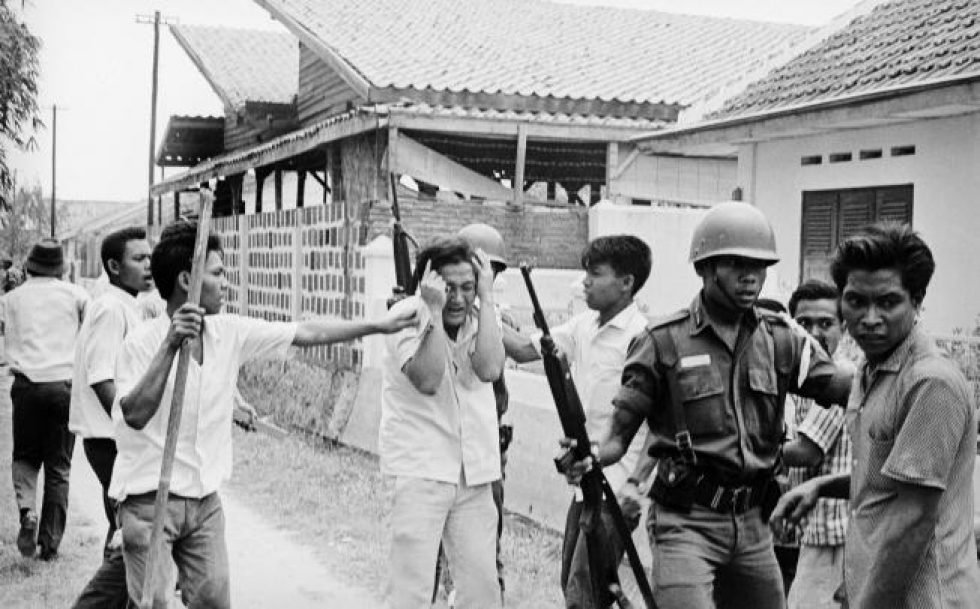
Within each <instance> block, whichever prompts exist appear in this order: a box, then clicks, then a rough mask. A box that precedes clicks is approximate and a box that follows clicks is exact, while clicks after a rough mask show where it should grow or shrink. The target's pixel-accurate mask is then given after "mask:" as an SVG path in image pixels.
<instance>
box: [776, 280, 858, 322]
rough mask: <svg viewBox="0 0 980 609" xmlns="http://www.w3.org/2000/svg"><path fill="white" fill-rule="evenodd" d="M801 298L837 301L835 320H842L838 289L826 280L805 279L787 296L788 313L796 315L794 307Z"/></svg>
mask: <svg viewBox="0 0 980 609" xmlns="http://www.w3.org/2000/svg"><path fill="white" fill-rule="evenodd" d="M802 300H833V301H834V302H836V303H837V321H844V316H843V315H842V314H841V308H840V290H838V289H837V288H835V287H834V286H832V285H830V284H829V283H827V282H826V281H820V280H819V279H807V280H806V281H804V282H803V283H801V284H800V285H799V286H798V287H797V288H796V289H795V290H793V293H792V294H791V295H790V297H789V314H790V315H791V316H793V317H796V307H797V305H799V304H800V301H802Z"/></svg>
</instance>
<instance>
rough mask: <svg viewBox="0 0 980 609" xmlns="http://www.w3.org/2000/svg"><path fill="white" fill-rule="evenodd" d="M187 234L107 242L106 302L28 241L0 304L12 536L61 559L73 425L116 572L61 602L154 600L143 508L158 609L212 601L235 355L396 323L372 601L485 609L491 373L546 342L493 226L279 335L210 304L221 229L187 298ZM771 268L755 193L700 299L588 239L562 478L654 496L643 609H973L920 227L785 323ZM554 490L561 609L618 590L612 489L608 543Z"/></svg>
mask: <svg viewBox="0 0 980 609" xmlns="http://www.w3.org/2000/svg"><path fill="white" fill-rule="evenodd" d="M196 228H197V227H196V226H195V225H194V224H193V223H187V222H180V223H176V224H174V225H171V226H169V227H167V228H166V229H165V230H164V231H163V233H162V234H161V237H160V241H159V243H157V244H156V246H155V247H154V248H152V250H151V248H150V245H149V243H148V242H147V240H146V235H145V233H144V232H142V231H141V230H140V229H126V230H123V231H119V232H117V233H113V234H112V235H110V236H108V237H106V239H105V241H104V243H103V245H102V262H103V266H104V269H105V272H106V276H107V277H108V279H109V284H110V287H109V288H108V289H107V290H106V291H105V293H103V294H102V295H100V296H99V297H98V298H96V299H95V300H89V298H88V296H87V295H86V294H85V293H84V292H83V291H82V290H80V289H78V288H76V287H75V286H73V285H72V284H69V283H66V282H63V281H61V280H60V279H59V277H60V276H61V274H62V273H63V260H62V253H61V249H60V246H59V245H58V244H57V242H53V241H47V240H45V241H42V242H40V243H38V244H37V245H36V246H35V247H34V248H33V249H32V251H31V254H30V256H29V258H28V260H27V262H26V264H25V265H24V268H25V270H26V271H27V273H28V275H29V277H28V279H27V281H26V282H25V283H24V284H23V285H22V286H20V287H18V288H17V289H15V290H13V291H12V292H10V293H9V294H7V295H6V296H4V297H3V299H2V301H0V302H2V305H3V315H2V319H3V322H4V330H5V335H6V341H7V343H6V345H7V361H8V363H9V365H10V368H11V371H12V372H13V374H14V383H13V386H12V389H11V398H12V402H13V409H14V411H13V430H14V458H13V480H14V488H15V491H16V497H17V503H18V508H19V509H20V516H21V520H20V522H21V528H20V532H19V535H18V538H17V544H18V548H19V549H20V551H21V552H22V553H23V554H24V555H25V556H33V555H35V553H36V552H37V556H38V558H40V559H41V560H50V559H52V558H54V557H56V556H57V551H58V544H59V542H60V539H61V536H62V533H63V531H64V526H65V514H66V510H67V484H68V468H69V466H70V461H71V453H72V447H73V445H74V435H75V434H77V435H79V436H81V437H82V438H83V447H84V450H85V454H86V457H87V459H88V461H89V463H90V464H91V466H92V469H93V470H94V471H95V472H96V475H97V477H98V479H99V481H100V483H101V484H102V487H103V499H104V505H105V513H106V518H107V521H108V523H107V532H106V540H105V544H104V551H105V556H104V560H103V562H102V564H101V566H100V568H99V570H98V572H97V573H96V574H95V575H94V576H93V578H92V580H91V581H90V582H89V584H88V586H86V588H85V590H84V591H83V592H82V594H81V596H80V597H79V599H78V601H77V603H76V607H126V606H127V603H132V602H135V601H138V600H139V599H140V598H141V597H142V594H143V592H144V590H143V586H144V582H145V581H147V578H146V575H147V574H146V572H145V571H146V564H147V553H148V551H149V548H148V546H149V541H150V535H151V533H150V531H151V528H152V523H153V521H154V518H159V517H163V519H164V528H163V530H164V540H163V544H164V548H165V550H166V553H167V555H169V556H171V557H172V561H163V562H162V563H157V564H158V566H157V569H158V572H156V573H153V574H150V576H151V577H150V578H149V581H152V582H153V584H152V589H151V590H150V592H151V593H152V595H153V598H154V606H156V607H166V606H167V603H168V600H169V599H171V598H172V597H173V596H174V592H173V590H174V584H175V582H174V581H173V573H174V565H176V573H177V581H176V584H177V587H178V588H179V590H180V595H181V599H182V600H183V602H184V603H185V604H187V605H188V606H191V607H217V608H222V607H229V606H230V593H229V582H230V576H229V572H228V559H227V551H226V548H225V542H224V518H223V513H222V508H221V502H220V498H219V495H218V491H219V488H220V485H221V483H222V481H223V480H225V479H226V478H227V477H228V475H229V473H230V469H231V441H232V440H231V420H232V411H233V407H234V393H235V392H234V387H235V383H236V379H237V375H238V370H239V367H240V366H241V364H242V363H244V362H245V361H246V360H249V359H253V358H261V357H284V356H285V355H286V349H287V347H289V346H290V345H317V344H324V343H331V342H337V341H345V340H351V339H354V338H358V337H361V336H365V335H368V334H372V333H385V334H388V335H389V336H388V337H387V339H386V343H385V344H386V355H385V359H384V362H383V372H382V375H383V376H382V378H383V381H382V397H381V400H382V404H381V426H380V443H379V453H380V458H381V469H382V471H383V473H385V474H386V475H388V476H390V477H391V478H392V479H393V485H392V488H393V492H392V502H391V518H390V525H391V527H390V528H391V542H390V557H389V560H390V567H389V573H390V577H389V582H388V590H387V594H386V597H387V603H388V606H389V607H392V608H398V609H400V608H405V609H419V608H422V607H428V606H429V605H430V604H431V603H432V600H433V588H434V586H438V584H439V579H440V577H439V575H438V572H439V569H440V567H439V565H440V564H442V562H443V560H442V559H441V558H440V557H441V556H442V557H444V562H445V564H446V566H447V569H448V571H449V572H450V573H451V580H452V587H453V593H452V597H453V598H452V602H453V603H454V604H455V607H459V608H461V609H472V608H479V609H483V608H491V609H492V608H497V607H502V606H503V605H504V603H505V600H506V598H505V585H504V584H505V582H504V575H503V569H502V564H501V560H500V535H501V532H502V528H503V512H502V503H503V470H504V465H505V463H506V450H507V445H508V444H509V439H510V430H509V428H508V427H507V426H504V425H502V424H501V416H502V414H503V413H504V412H505V411H506V410H507V408H508V400H509V392H508V389H507V385H506V382H505V378H504V368H505V361H506V359H507V358H510V359H512V360H514V361H516V362H528V361H532V360H535V359H539V358H540V357H542V347H541V344H540V334H527V333H524V334H522V333H521V332H520V331H519V330H518V329H517V328H516V327H515V325H514V324H513V323H511V322H510V321H509V320H508V319H507V315H506V312H505V311H502V310H501V309H500V307H498V306H497V304H496V303H495V296H494V280H495V277H496V276H497V275H498V274H499V273H500V272H501V271H502V270H504V269H505V268H506V266H507V252H506V247H505V245H504V241H503V239H502V238H501V236H500V234H499V233H498V232H497V231H495V230H494V229H493V228H492V227H489V226H486V225H471V226H468V227H466V228H465V229H463V230H462V231H461V232H460V233H459V234H458V235H453V236H447V237H443V238H439V239H436V240H434V241H432V242H430V243H428V244H426V245H425V246H424V247H422V248H421V249H420V250H419V252H418V255H417V258H416V264H415V274H414V284H415V287H416V288H417V289H416V291H415V294H414V295H412V296H408V297H404V298H402V299H401V300H400V301H398V302H395V303H394V304H393V306H392V307H391V309H390V311H389V312H388V314H387V315H386V316H385V317H384V318H382V319H381V320H379V321H377V322H348V321H326V320H307V321H303V322H299V323H286V322H266V321H260V320H255V319H250V318H247V317H240V316H235V315H227V314H223V313H221V309H222V305H223V293H224V291H225V290H226V288H227V282H226V280H225V276H224V266H223V255H222V249H221V244H220V242H219V241H218V239H217V238H216V237H214V236H211V237H210V238H209V240H208V243H207V258H206V263H205V266H204V275H203V276H204V282H203V288H202V291H201V299H200V303H198V304H195V303H190V302H188V294H189V293H190V291H191V290H190V282H191V259H192V253H193V248H194V239H195V231H196ZM777 261H778V256H777V252H776V240H775V235H774V234H773V231H772V228H771V226H770V224H769V222H768V220H767V219H766V218H765V217H764V216H763V214H762V213H761V212H760V211H759V210H758V209H757V208H755V207H753V206H751V205H749V204H745V203H736V202H729V203H721V204H718V205H716V206H714V207H713V208H712V209H711V210H709V211H708V212H707V214H706V215H705V217H704V218H703V220H702V221H701V222H700V223H699V225H698V226H697V228H696V230H695V232H694V235H693V239H692V243H691V250H690V262H691V263H692V265H693V267H694V269H693V270H694V272H696V273H697V275H698V276H699V277H700V279H701V281H702V287H701V289H700V290H699V291H698V292H697V293H696V294H693V295H692V298H691V303H690V305H689V306H688V307H686V308H685V309H683V310H681V311H678V312H676V313H674V314H670V315H667V316H666V317H663V318H658V319H656V320H653V321H650V320H648V319H647V318H646V317H645V316H644V314H643V313H641V311H640V308H639V307H638V306H637V303H636V301H635V298H636V294H637V292H638V291H639V290H640V289H641V288H642V287H643V286H644V285H645V284H646V283H647V281H648V280H650V281H652V282H653V283H654V284H656V277H650V274H651V268H652V256H651V251H650V248H649V247H648V246H647V245H646V243H644V242H643V241H642V240H641V239H638V238H636V237H632V236H627V235H613V236H605V237H599V238H596V239H594V240H593V241H591V242H590V243H589V244H588V246H587V247H586V248H585V250H584V252H583V253H582V256H581V265H582V269H583V270H584V271H585V278H584V280H583V290H584V295H585V302H586V305H587V307H588V310H587V311H585V312H583V313H581V314H579V315H577V316H574V317H572V318H571V319H569V320H568V321H566V322H565V323H563V324H561V325H559V326H557V327H555V328H553V329H552V338H553V339H554V341H555V343H556V344H557V346H558V348H559V349H560V351H561V353H562V354H563V355H564V356H565V358H567V361H568V363H569V365H570V370H571V378H572V380H573V381H574V384H575V386H576V387H577V390H578V393H579V396H580V398H581V402H582V405H583V409H584V412H585V417H586V427H587V430H588V433H589V436H590V437H591V438H592V439H593V440H595V443H594V445H593V447H592V451H591V454H590V456H588V457H587V458H584V459H579V460H575V459H571V458H567V457H566V458H564V459H561V460H559V461H560V463H562V470H563V473H564V475H565V476H566V478H567V479H568V481H569V482H570V483H571V484H573V485H575V484H578V483H579V482H580V481H581V480H582V477H583V476H584V475H586V474H587V473H588V472H589V471H590V470H591V469H592V468H596V467H601V468H602V469H603V472H604V474H605V476H606V478H607V479H608V481H609V486H610V487H611V488H612V489H613V491H614V493H615V495H616V498H617V499H618V500H619V502H620V505H621V507H622V511H623V513H624V515H625V516H626V518H627V520H628V522H629V526H630V527H632V528H635V527H636V526H637V525H638V523H639V522H640V520H641V511H642V509H643V506H644V503H645V500H644V497H649V498H650V502H649V503H650V504H649V508H648V511H647V514H646V526H647V532H648V534H649V539H650V546H651V547H650V549H651V553H652V558H653V561H652V567H651V570H650V573H649V579H650V582H651V584H652V586H653V590H654V599H655V602H656V604H657V606H658V607H663V608H667V609H671V608H702V607H704V608H711V607H723V608H735V607H746V608H762V609H769V608H773V609H779V608H782V607H786V606H787V604H788V606H789V607H792V608H818V607H838V606H842V605H843V606H847V607H851V608H860V609H873V608H879V607H882V608H883V607H900V608H901V607H908V608H920V607H936V608H939V607H943V608H958V607H980V569H978V563H977V547H976V542H975V539H974V528H973V470H974V460H975V455H976V449H977V417H976V412H975V408H974V404H973V392H972V390H971V388H970V387H969V385H968V383H967V382H966V380H965V378H964V377H963V374H962V373H961V372H960V371H959V370H958V368H957V367H956V366H955V365H954V364H953V363H951V362H950V361H949V360H948V359H946V358H945V357H943V356H942V355H941V354H940V352H939V351H938V350H937V348H936V347H935V346H934V345H933V344H932V342H931V341H930V339H929V337H928V335H927V334H926V333H925V332H924V331H923V330H922V329H921V328H920V327H919V326H918V325H917V322H918V317H919V312H920V310H921V307H922V303H923V300H924V298H925V295H926V290H927V288H928V285H929V281H930V279H931V277H932V274H933V271H934V269H935V263H934V261H933V258H932V254H931V251H930V249H929V247H928V245H927V244H926V243H925V242H924V241H923V240H922V238H921V237H920V236H919V235H918V234H917V233H915V232H914V231H913V230H912V229H911V228H909V227H908V226H903V225H892V224H879V225H873V226H870V227H868V228H866V229H865V230H863V231H861V232H860V233H858V234H856V235H854V236H852V237H850V238H849V239H847V240H846V241H844V242H843V243H842V244H841V245H840V246H839V248H838V250H837V251H836V253H835V255H834V257H833V260H832V261H831V275H832V280H833V285H831V284H829V283H824V282H821V281H816V280H810V281H807V282H804V283H803V284H801V285H800V286H799V287H798V288H797V289H796V290H795V291H794V292H793V294H792V296H791V298H790V299H789V302H788V313H777V312H773V311H771V310H769V309H767V308H763V307H762V306H760V303H759V296H760V293H761V291H762V289H763V285H764V283H765V279H766V274H767V268H768V267H769V266H771V265H772V264H774V263H776V262H777ZM154 286H155V288H156V290H157V291H158V293H159V297H160V298H162V300H163V301H164V302H165V308H166V311H165V313H164V314H161V315H158V316H156V317H152V318H151V319H148V320H144V319H142V318H143V317H146V316H143V315H141V314H140V312H139V309H138V306H137V295H138V294H140V293H141V292H147V291H149V290H150V289H152V288H153V287H154ZM845 328H846V332H847V334H849V336H850V338H849V339H848V340H852V341H853V343H854V345H856V348H855V349H853V351H854V353H853V354H851V355H849V356H845V355H844V351H845V349H842V348H841V347H840V345H841V343H842V339H843V338H844V331H845ZM185 341H188V342H189V344H190V345H191V348H190V352H191V354H192V361H191V364H190V366H189V375H188V379H187V392H186V397H185V401H184V413H185V414H184V422H183V424H182V426H181V428H180V431H179V434H178V438H177V449H176V457H175V460H174V469H173V475H172V480H171V495H170V498H169V501H168V503H167V507H166V510H165V511H164V513H163V514H156V513H155V510H154V502H155V497H156V495H155V493H156V488H157V483H158V477H159V473H160V464H161V461H162V459H163V445H164V439H165V436H166V433H167V419H168V415H169V410H170V404H171V400H172V394H173V391H174V387H173V386H174V362H175V359H176V355H177V353H178V351H179V350H180V348H181V345H182V344H184V343H185ZM789 394H791V395H789ZM788 395H789V397H788ZM518 433H519V430H518ZM569 444H570V443H569V442H568V441H565V442H563V445H564V446H566V447H568V446H569ZM572 447H573V448H574V446H572ZM545 466H546V465H545V464H542V467H545ZM42 468H43V469H44V479H45V487H44V492H43V498H42V501H41V506H42V507H41V513H40V516H38V514H37V511H36V502H37V499H36V488H35V487H36V484H37V478H38V473H39V470H40V469H42ZM570 494H571V495H572V497H571V501H570V505H569V508H568V515H567V520H566V529H565V535H564V539H563V547H562V556H561V578H560V585H561V589H562V592H563V595H564V598H565V605H566V607H569V608H592V609H599V608H605V607H610V606H612V604H613V603H615V602H618V601H619V600H621V597H620V596H618V595H617V593H616V589H615V587H611V586H608V584H609V583H611V582H607V581H604V579H603V577H598V576H597V571H602V573H609V572H613V573H614V572H615V570H616V565H618V564H619V563H620V562H621V561H622V558H623V552H624V548H625V544H626V543H627V540H624V539H621V538H620V536H619V535H618V534H617V532H616V529H615V528H614V527H613V526H612V524H611V522H610V514H609V513H608V510H607V508H606V507H603V508H602V509H601V511H600V514H599V518H598V522H599V533H598V534H599V535H600V537H601V539H602V540H603V542H604V543H603V544H601V553H602V556H589V551H590V546H589V545H587V544H586V543H585V536H584V535H583V532H582V530H581V528H582V523H583V522H584V519H583V517H582V514H583V510H589V509H590V508H589V506H587V505H583V502H582V496H581V493H577V492H572V493H570ZM777 548H778V550H779V551H778V554H777ZM591 549H592V550H593V551H594V550H595V546H591ZM516 600H519V599H516Z"/></svg>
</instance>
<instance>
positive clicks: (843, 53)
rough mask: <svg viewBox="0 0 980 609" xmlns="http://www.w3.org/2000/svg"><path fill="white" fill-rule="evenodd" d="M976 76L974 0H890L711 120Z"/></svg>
mask: <svg viewBox="0 0 980 609" xmlns="http://www.w3.org/2000/svg"><path fill="white" fill-rule="evenodd" d="M973 74H976V75H977V76H978V77H980V0H895V1H893V2H888V3H884V4H881V5H878V6H877V7H875V8H874V10H872V11H871V12H869V13H868V14H866V15H863V16H861V17H858V18H856V19H855V20H854V21H852V22H851V23H850V24H849V25H847V27H845V28H843V29H841V30H840V31H838V32H837V33H836V34H834V35H832V36H830V37H829V38H827V39H826V40H824V41H823V42H822V43H820V44H818V45H816V46H814V47H812V48H811V49H810V50H808V51H806V52H804V53H803V54H801V55H799V56H798V57H796V58H794V59H792V60H791V61H789V62H788V63H786V64H784V65H783V66H781V67H778V68H776V69H775V70H773V71H772V72H770V73H769V74H768V75H767V76H766V77H764V78H762V79H761V80H759V81H756V82H755V83H753V84H751V85H749V86H748V87H747V88H746V89H745V91H744V92H743V93H741V94H740V95H738V96H736V97H734V98H732V99H730V100H729V101H728V102H726V103H725V105H724V106H723V107H722V109H721V110H720V111H718V112H716V113H714V114H713V115H710V116H709V118H711V119H726V118H733V117H738V116H741V115H748V114H760V113H764V112H767V111H770V110H779V109H781V108H786V107H791V106H801V105H806V104H810V103H819V102H827V101H833V100H836V99H839V98H844V97H850V96H854V95H860V94H865V93H875V92H877V91H884V90H897V89H901V88H903V87H905V86H908V87H913V86H921V85H928V84H929V83H930V82H937V83H939V82H942V81H945V80H949V79H950V78H952V77H957V76H970V75H973Z"/></svg>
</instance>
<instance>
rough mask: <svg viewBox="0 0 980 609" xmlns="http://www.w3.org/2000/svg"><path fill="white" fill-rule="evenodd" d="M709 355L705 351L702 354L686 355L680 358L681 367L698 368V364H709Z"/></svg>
mask: <svg viewBox="0 0 980 609" xmlns="http://www.w3.org/2000/svg"><path fill="white" fill-rule="evenodd" d="M710 365H711V356H710V355H708V354H707V353H704V354H702V355H686V356H684V357H682V358H681V369H682V370H683V369H684V368H698V367H700V366H710Z"/></svg>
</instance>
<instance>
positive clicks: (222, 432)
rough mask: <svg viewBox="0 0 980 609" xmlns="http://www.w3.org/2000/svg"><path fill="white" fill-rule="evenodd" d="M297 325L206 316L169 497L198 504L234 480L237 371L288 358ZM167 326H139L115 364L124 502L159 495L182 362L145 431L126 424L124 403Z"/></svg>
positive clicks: (112, 491)
mask: <svg viewBox="0 0 980 609" xmlns="http://www.w3.org/2000/svg"><path fill="white" fill-rule="evenodd" d="M296 327H297V326H296V324H294V323H283V322H268V321H264V320H260V319H252V318H248V317H240V316H238V315H226V314H220V315H209V316H207V317H206V318H205V321H204V333H203V334H202V338H203V345H204V359H203V365H198V363H197V362H196V361H194V359H193V358H192V359H191V361H190V364H189V366H188V373H187V385H186V389H185V393H184V407H183V414H182V417H181V423H180V433H179V435H178V437H177V452H176V457H175V459H174V469H173V475H172V477H171V483H170V492H171V493H173V494H175V495H180V496H182V497H189V498H195V499H199V498H201V497H204V496H206V495H209V494H210V493H213V492H215V491H217V490H218V487H220V485H221V483H222V482H224V481H225V480H226V479H227V478H228V476H230V475H231V464H232V461H231V421H232V411H233V410H234V393H235V392H234V389H235V384H236V382H237V380H238V369H239V367H240V366H241V364H242V363H244V362H246V361H249V360H253V359H262V358H269V357H278V358H284V357H285V356H286V354H287V350H288V347H289V346H290V344H292V342H293V339H294V337H295V336H296ZM169 328H170V318H169V317H166V316H164V317H159V318H156V319H152V320H150V321H147V322H146V323H144V324H141V325H140V326H139V327H137V328H136V329H135V330H134V331H133V332H131V333H130V334H129V336H127V337H126V341H125V342H124V343H123V347H122V351H121V352H120V354H119V357H118V359H117V360H116V402H115V404H113V407H112V420H113V423H114V425H115V436H116V449H117V450H118V451H119V452H118V455H117V456H116V463H115V466H114V467H113V471H112V483H111V484H110V485H109V495H110V496H111V497H113V498H115V499H117V500H120V501H122V500H123V499H125V498H126V497H127V496H128V495H136V494H140V493H147V492H150V491H155V490H156V488H157V484H158V482H159V477H160V465H161V462H162V459H163V444H164V441H165V439H166V435H167V420H168V419H169V417H170V404H171V401H172V398H173V385H174V377H175V376H176V373H177V357H174V363H173V367H172V368H171V370H170V378H169V379H168V380H167V387H166V389H164V392H163V398H162V400H161V403H160V408H159V410H157V412H156V414H154V415H153V417H152V418H151V419H150V420H149V422H147V424H146V426H145V427H144V428H143V429H142V430H139V431H137V430H135V429H133V428H132V427H130V426H129V425H127V424H126V422H125V420H123V416H122V410H121V409H120V407H119V403H120V401H121V400H122V398H123V397H125V396H126V395H127V394H128V393H129V392H130V391H132V389H133V388H134V387H135V385H136V384H137V382H139V380H140V378H141V377H142V376H143V374H144V373H145V372H146V370H147V368H148V367H149V365H150V361H151V360H152V359H153V357H154V355H156V353H157V352H158V351H159V349H160V347H161V345H162V344H163V341H164V338H165V337H166V335H167V331H168V329H169Z"/></svg>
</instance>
